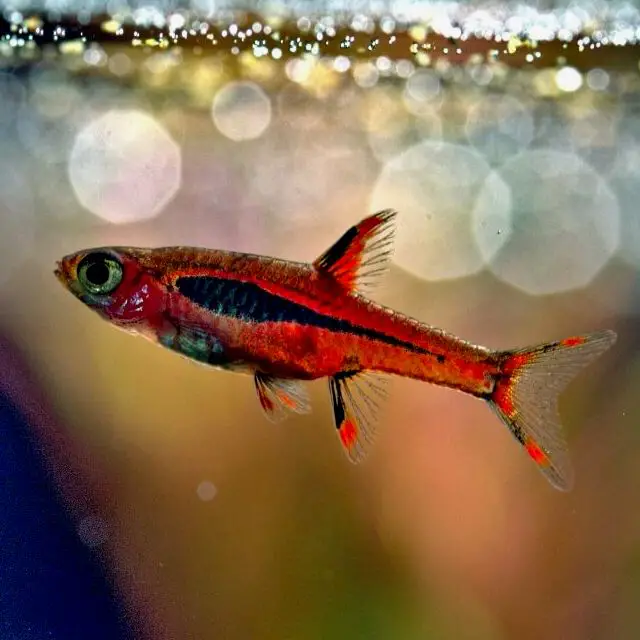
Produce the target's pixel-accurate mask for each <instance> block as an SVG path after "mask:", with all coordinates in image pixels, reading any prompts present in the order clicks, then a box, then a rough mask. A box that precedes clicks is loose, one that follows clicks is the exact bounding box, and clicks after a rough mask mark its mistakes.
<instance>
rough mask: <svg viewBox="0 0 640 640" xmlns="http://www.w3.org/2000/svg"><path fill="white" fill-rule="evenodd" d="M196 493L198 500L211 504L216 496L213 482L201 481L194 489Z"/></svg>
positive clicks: (216, 491)
mask: <svg viewBox="0 0 640 640" xmlns="http://www.w3.org/2000/svg"><path fill="white" fill-rule="evenodd" d="M196 493H197V494H198V498H200V500H202V501H203V502H211V500H213V499H214V498H215V497H216V495H217V494H218V489H217V488H216V485H215V484H213V482H209V480H203V481H202V482H201V483H200V484H199V485H198V488H197V489H196Z"/></svg>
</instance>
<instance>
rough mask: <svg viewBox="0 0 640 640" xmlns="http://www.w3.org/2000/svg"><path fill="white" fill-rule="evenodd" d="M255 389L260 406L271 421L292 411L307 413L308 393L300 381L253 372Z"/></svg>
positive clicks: (308, 405) (282, 417) (279, 418)
mask: <svg viewBox="0 0 640 640" xmlns="http://www.w3.org/2000/svg"><path fill="white" fill-rule="evenodd" d="M254 380H255V383H256V391H257V392H258V399H259V400H260V406H261V407H262V408H263V410H264V412H265V414H266V415H267V417H268V418H269V420H271V421H272V422H279V421H280V420H284V418H286V417H287V413H288V412H289V411H291V412H293V413H309V412H310V411H311V403H310V401H309V394H308V393H307V390H306V389H305V387H304V385H303V383H302V382H300V381H298V380H291V379H285V378H274V377H273V376H269V375H267V374H265V373H260V372H257V373H256V374H255V378H254Z"/></svg>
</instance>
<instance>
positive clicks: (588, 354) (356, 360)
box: [54, 209, 617, 491]
mask: <svg viewBox="0 0 640 640" xmlns="http://www.w3.org/2000/svg"><path fill="white" fill-rule="evenodd" d="M396 218H397V212H396V211H395V210H394V209H384V210H382V211H378V212H376V213H374V214H372V215H369V216H368V217H365V218H363V219H362V220H361V221H360V222H359V223H357V224H355V225H353V226H352V227H350V228H349V229H348V230H347V231H346V232H344V233H343V235H342V236H341V237H340V238H339V239H338V240H337V241H336V242H335V243H334V244H333V245H332V246H331V247H329V248H328V249H327V250H326V251H324V253H322V254H321V255H319V256H318V257H317V258H316V259H315V260H314V261H313V262H293V261H288V260H283V259H280V258H276V257H271V256H265V255H254V254H248V253H239V252H233V251H223V250H219V249H207V248H200V247H187V246H174V247H160V248H141V247H98V248H91V249H84V250H81V251H77V252H75V253H72V254H70V255H67V256H64V257H63V258H62V259H61V260H60V261H58V262H57V265H56V269H55V271H54V273H55V275H56V277H57V278H58V280H59V281H60V282H61V283H62V284H63V286H64V287H65V288H66V289H67V290H68V291H70V292H71V293H72V294H73V295H74V296H75V297H76V298H78V299H79V300H80V301H81V302H82V303H84V304H85V305H86V306H87V307H89V308H90V309H92V310H93V311H95V312H96V313H97V314H98V315H99V316H101V317H102V318H103V319H105V320H107V321H108V322H110V323H111V324H112V325H114V326H116V327H118V328H120V329H122V330H124V331H127V332H129V333H133V334H136V335H139V336H142V337H144V338H146V339H148V340H151V341H152V342H154V343H156V344H158V345H160V346H162V347H164V348H166V349H168V350H171V351H173V352H175V353H177V354H179V355H180V356H183V357H186V358H189V359H191V360H193V361H196V362H198V363H201V364H204V365H207V366H209V367H214V368H217V369H222V370H225V371H233V372H237V373H244V374H249V375H251V376H253V381H254V386H255V391H256V393H257V397H258V400H259V403H260V406H261V407H262V410H263V411H264V414H265V415H266V416H267V417H268V418H269V419H270V420H272V421H279V420H282V419H283V418H285V417H286V416H288V415H290V414H291V413H298V414H306V413H309V412H310V411H311V403H310V399H309V394H308V391H307V389H306V384H305V383H306V382H307V381H311V380H316V379H318V378H326V379H327V380H328V386H329V396H330V399H331V405H332V410H333V422H334V426H335V429H336V432H337V434H338V436H339V441H340V444H341V446H342V449H343V450H344V452H345V453H346V455H347V457H348V458H349V459H350V460H351V461H352V462H354V463H359V462H361V461H363V460H364V459H365V458H366V456H367V454H368V452H369V451H370V449H371V447H372V445H373V443H374V441H375V436H376V433H377V430H378V423H379V416H380V413H381V407H382V403H383V402H384V400H385V398H386V396H387V394H388V389H387V384H388V381H389V380H390V379H391V378H392V377H393V376H396V377H397V376H400V377H405V378H412V379H416V380H421V381H424V382H429V383H433V384H436V385H441V386H445V387H449V388H452V389H456V390H458V391H462V392H464V393H467V394H470V395H472V396H475V397H476V398H478V399H480V400H483V401H485V402H486V403H487V404H488V405H489V406H490V407H491V409H493V411H494V412H495V413H496V414H497V416H498V417H499V418H500V420H501V421H502V422H503V423H504V424H505V425H506V427H507V429H508V430H509V432H510V433H511V435H512V436H513V437H514V438H515V440H516V441H517V442H518V443H519V444H520V445H521V447H522V449H523V450H524V451H525V452H526V453H527V454H528V456H529V458H530V459H531V460H532V461H533V463H534V464H535V465H536V467H537V468H538V469H539V470H540V471H541V472H542V474H543V475H544V476H545V477H546V479H547V480H548V481H549V482H550V483H551V485H552V486H553V487H555V488H556V489H559V490H562V491H569V490H570V489H571V488H572V486H573V483H574V472H573V467H572V463H571V459H570V455H569V452H568V446H567V440H566V438H565V435H564V430H563V427H562V424H561V421H560V416H559V410H558V398H559V396H560V394H561V392H562V391H563V390H564V389H565V387H566V386H567V385H568V384H569V383H570V382H571V381H572V380H573V379H574V377H576V376H577V375H578V373H579V372H580V371H581V370H582V369H583V368H584V367H585V366H586V365H588V364H589V363H591V362H592V361H593V360H595V359H596V358H597V357H599V356H600V355H601V354H603V353H604V352H605V351H606V350H607V349H609V347H611V346H612V345H613V344H614V342H615V341H616V338H617V336H616V333H615V332H614V331H612V330H608V329H604V330H597V331H594V332H591V333H586V334H583V335H576V336H572V337H568V338H564V339H560V340H556V341H553V342H546V343H540V344H537V345H534V346H530V347H526V348H518V349H510V350H494V349H490V348H487V347H483V346H480V345H476V344H473V343H471V342H469V341H466V340H463V339H462V338H459V337H457V336H456V335H454V334H452V333H449V332H447V331H445V330H443V329H440V328H436V327H433V326H430V325H428V324H425V323H423V322H421V321H419V320H417V319H415V318H412V317H409V316H407V315H404V314H402V313H400V312H399V311H397V310H394V309H392V308H389V307H386V306H384V305H382V304H379V303H377V302H375V301H374V300H372V299H371V297H370V295H371V291H372V290H373V289H374V288H375V286H376V285H377V283H378V282H380V280H381V278H382V277H383V276H384V274H385V273H386V272H387V271H388V269H389V266H390V264H391V258H392V255H393V241H394V233H395V228H396Z"/></svg>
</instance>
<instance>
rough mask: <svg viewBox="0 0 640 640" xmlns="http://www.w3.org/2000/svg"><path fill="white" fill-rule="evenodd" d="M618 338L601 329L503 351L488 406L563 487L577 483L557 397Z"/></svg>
mask: <svg viewBox="0 0 640 640" xmlns="http://www.w3.org/2000/svg"><path fill="white" fill-rule="evenodd" d="M615 341H616V334H615V333H614V332H613V331H598V332H596V333H591V334H587V335H583V336H577V337H574V338H566V339H565V340H560V341H558V342H551V343H549V344H543V345H539V346H537V347H531V348H527V349H520V350H518V351H508V352H504V353H503V354H502V357H503V358H504V360H503V364H502V374H501V375H500V377H499V378H498V380H497V381H496V386H495V388H494V390H493V393H492V394H491V397H490V398H489V404H490V405H491V407H492V408H493V409H494V410H495V411H496V413H497V414H498V415H499V416H500V417H501V418H502V420H504V422H505V423H506V425H507V426H508V427H509V430H510V431H511V433H512V434H513V435H514V436H515V438H516V439H517V440H518V441H519V442H520V443H521V444H522V446H523V447H524V448H525V450H526V451H527V453H528V454H529V456H530V457H531V458H532V459H533V461H534V462H535V463H536V465H537V466H538V469H540V471H541V472H542V473H543V474H544V475H545V477H546V478H547V480H549V482H550V483H551V484H552V485H553V486H554V487H556V488H557V489H560V490H561V491H569V490H570V489H571V487H572V486H573V469H572V466H571V461H570V459H569V455H568V451H567V444H566V441H565V438H564V435H563V433H562V425H561V424H560V416H559V414H558V396H559V395H560V392H561V391H562V390H563V389H564V388H565V387H566V386H567V384H568V383H569V382H570V381H571V380H572V379H573V378H574V377H575V376H576V375H577V374H578V373H579V372H580V371H581V370H582V369H583V368H584V367H585V366H586V365H588V364H589V363H590V362H591V361H593V360H595V359H596V358H597V357H598V356H600V355H601V354H602V353H604V352H605V351H606V350H607V349H608V348H609V347H610V346H611V345H612V344H613V343H614V342H615Z"/></svg>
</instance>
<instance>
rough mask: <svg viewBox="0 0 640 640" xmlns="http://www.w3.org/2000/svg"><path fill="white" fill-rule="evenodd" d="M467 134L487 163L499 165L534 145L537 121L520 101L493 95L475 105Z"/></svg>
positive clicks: (468, 119)
mask: <svg viewBox="0 0 640 640" xmlns="http://www.w3.org/2000/svg"><path fill="white" fill-rule="evenodd" d="M465 132H466V135H467V139H468V140H469V142H470V143H471V144H472V145H473V146H474V147H475V148H476V149H477V150H478V151H480V152H481V153H482V154H483V155H484V157H485V158H486V159H487V160H489V161H490V162H492V163H495V164H499V163H501V162H504V160H506V159H507V158H508V157H509V156H512V155H514V154H515V153H517V152H519V151H522V150H523V149H525V148H526V147H527V146H528V145H529V144H530V143H531V140H532V139H533V134H534V125H533V117H532V115H531V113H530V111H529V109H527V108H526V107H525V106H524V105H523V104H522V103H521V102H520V101H519V100H517V99H516V98H513V97H511V96H501V97H498V96H492V95H489V96H487V97H485V98H483V99H482V100H479V101H477V102H475V103H473V104H472V106H471V108H470V109H469V113H468V115H467V122H466V126H465Z"/></svg>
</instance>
